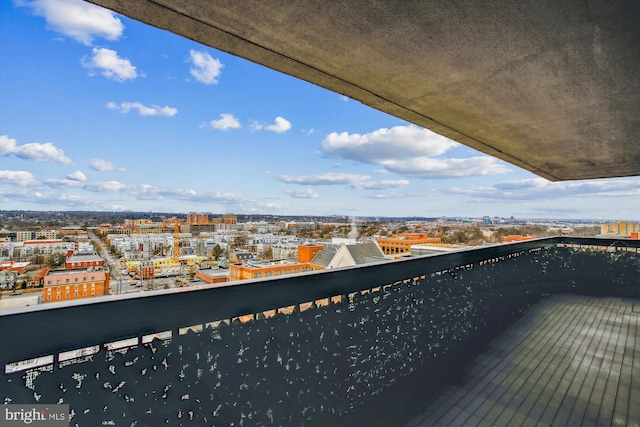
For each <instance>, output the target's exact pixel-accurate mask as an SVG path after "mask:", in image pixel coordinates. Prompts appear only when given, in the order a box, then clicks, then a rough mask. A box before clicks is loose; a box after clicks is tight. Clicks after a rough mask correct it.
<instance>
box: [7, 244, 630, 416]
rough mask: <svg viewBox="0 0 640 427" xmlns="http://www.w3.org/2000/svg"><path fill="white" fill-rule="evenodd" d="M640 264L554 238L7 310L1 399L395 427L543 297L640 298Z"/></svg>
mask: <svg viewBox="0 0 640 427" xmlns="http://www.w3.org/2000/svg"><path fill="white" fill-rule="evenodd" d="M639 251H640V241H637V240H635V241H634V240H625V239H618V240H613V239H587V238H568V237H557V238H547V239H538V240H535V241H527V242H521V243H513V244H505V245H496V246H490V247H485V248H481V249H468V250H459V251H455V252H452V253H448V254H444V255H436V256H427V257H418V258H410V259H406V260H399V261H392V262H384V263H377V264H369V265H364V266H359V267H352V268H344V269H336V270H327V271H322V272H318V273H307V274H296V275H291V276H285V277H281V278H278V279H272V280H266V279H262V280H253V281H244V282H234V283H229V284H228V285H225V286H215V287H212V286H203V287H197V288H180V289H175V290H169V291H154V292H147V293H144V294H137V295H135V296H112V297H107V298H100V299H96V300H95V301H91V302H86V301H83V302H77V303H66V304H48V305H46V306H37V307H26V308H21V309H10V310H6V311H5V312H3V313H0V328H1V330H2V339H3V342H2V350H1V351H0V366H2V367H3V368H4V369H3V372H2V373H0V390H1V391H2V392H1V395H3V397H4V403H47V404H55V403H64V404H69V405H70V408H71V411H72V419H71V423H70V425H76V424H77V425H80V426H84V425H161V424H164V425H236V426H258V425H265V426H267V425H305V426H307V425H319V426H324V425H353V424H359V425H374V424H377V425H391V424H397V423H401V422H402V421H403V420H406V419H407V418H408V417H410V416H411V415H412V414H413V412H415V411H419V410H420V408H415V407H414V406H415V405H416V404H417V402H419V401H421V400H422V399H423V398H425V396H427V397H428V396H429V394H430V393H433V391H434V390H437V389H438V387H440V386H441V385H442V384H443V383H445V382H449V381H452V380H455V377H456V376H457V375H459V374H460V373H461V372H463V371H464V369H463V368H464V366H466V364H467V362H468V361H469V360H470V359H471V358H472V357H474V356H475V355H476V354H477V353H478V352H479V351H481V350H482V349H483V348H485V345H486V343H488V341H489V340H490V339H491V338H493V337H494V336H496V335H497V334H499V333H500V332H501V331H502V330H503V329H504V328H505V327H506V326H507V325H509V324H510V323H512V322H513V321H514V320H515V319H516V318H518V317H519V316H520V314H521V313H522V312H523V311H525V310H526V309H527V308H528V307H529V306H530V305H531V304H533V303H535V302H536V301H538V300H539V299H540V298H543V297H544V296H546V295H549V294H556V293H580V294H587V295H607V296H619V297H632V298H640V287H639V286H638V285H637V283H638V271H640V253H639ZM136 423H137V424H136Z"/></svg>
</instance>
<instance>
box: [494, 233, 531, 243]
mask: <svg viewBox="0 0 640 427" xmlns="http://www.w3.org/2000/svg"><path fill="white" fill-rule="evenodd" d="M536 238H537V237H536V236H521V235H519V234H510V235H508V236H502V237H500V243H509V242H524V241H525V240H533V239H536Z"/></svg>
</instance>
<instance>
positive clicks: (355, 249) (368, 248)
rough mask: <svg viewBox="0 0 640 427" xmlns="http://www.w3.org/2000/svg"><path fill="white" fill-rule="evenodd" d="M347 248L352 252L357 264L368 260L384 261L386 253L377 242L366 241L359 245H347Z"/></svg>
mask: <svg viewBox="0 0 640 427" xmlns="http://www.w3.org/2000/svg"><path fill="white" fill-rule="evenodd" d="M347 249H348V250H349V252H350V253H351V256H352V257H353V260H354V261H355V262H356V264H365V263H367V262H374V261H384V260H385V259H386V258H385V257H384V253H383V252H382V250H380V247H379V246H378V245H376V244H375V243H364V244H358V245H347Z"/></svg>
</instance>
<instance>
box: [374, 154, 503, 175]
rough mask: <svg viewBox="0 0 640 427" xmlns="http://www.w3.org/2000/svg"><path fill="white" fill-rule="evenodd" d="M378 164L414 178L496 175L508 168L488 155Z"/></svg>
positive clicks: (387, 161) (418, 159)
mask: <svg viewBox="0 0 640 427" xmlns="http://www.w3.org/2000/svg"><path fill="white" fill-rule="evenodd" d="M380 165H382V166H384V167H385V169H386V170H388V171H389V172H394V173H397V174H399V175H404V176H412V177H416V178H423V179H428V178H459V177H464V176H481V175H496V174H503V173H506V172H509V171H510V169H509V168H508V167H507V166H505V165H503V164H502V163H499V162H498V161H497V160H496V159H494V158H492V157H488V156H483V157H469V158H466V159H445V158H435V159H433V158H428V157H420V158H416V159H409V160H385V161H381V162H380Z"/></svg>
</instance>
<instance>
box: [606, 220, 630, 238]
mask: <svg viewBox="0 0 640 427" xmlns="http://www.w3.org/2000/svg"><path fill="white" fill-rule="evenodd" d="M600 234H601V235H602V236H603V237H624V238H628V239H640V222H625V221H618V222H611V223H607V224H602V225H601V226H600Z"/></svg>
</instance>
